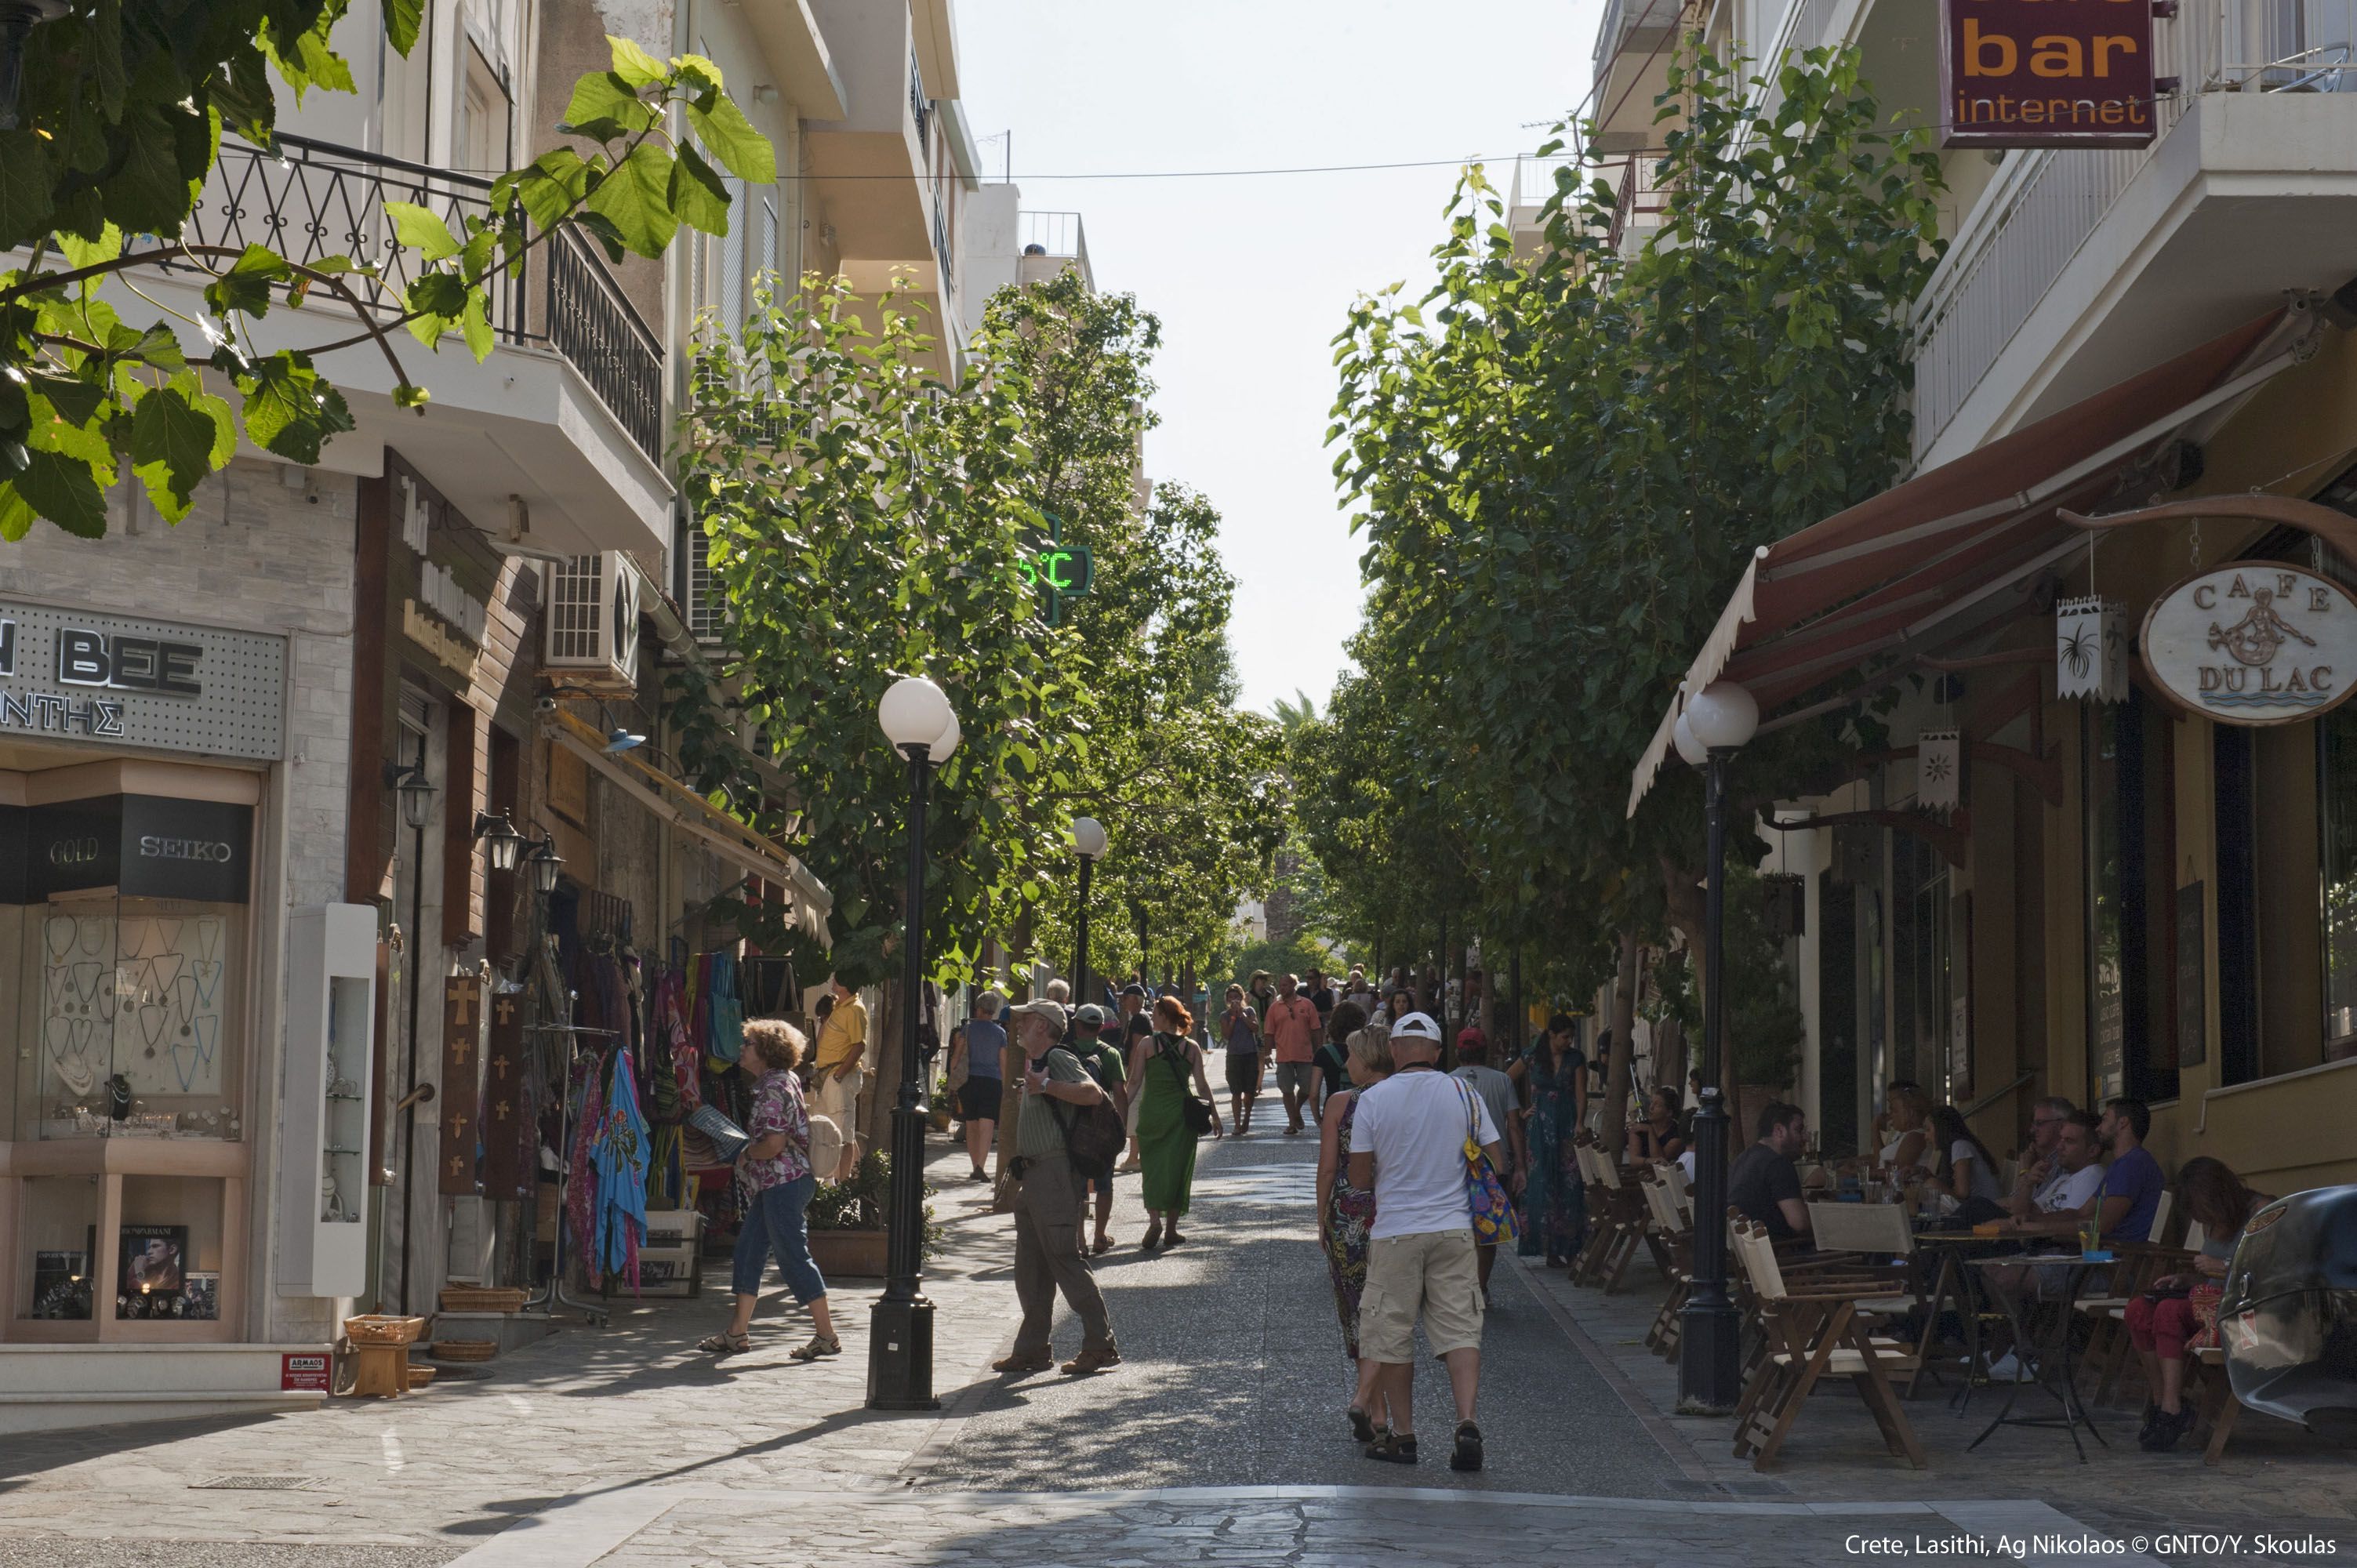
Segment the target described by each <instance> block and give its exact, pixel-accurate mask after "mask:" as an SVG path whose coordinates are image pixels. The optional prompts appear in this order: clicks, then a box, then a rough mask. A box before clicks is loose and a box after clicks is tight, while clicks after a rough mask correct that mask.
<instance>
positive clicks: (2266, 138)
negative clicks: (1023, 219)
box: [1913, 0, 2357, 466]
mask: <svg viewBox="0 0 2357 1568" xmlns="http://www.w3.org/2000/svg"><path fill="white" fill-rule="evenodd" d="M2154 32H2155V38H2154V64H2155V70H2156V74H2157V75H2158V76H2159V77H2161V78H2162V79H2163V80H2164V81H2167V80H2168V79H2170V78H2174V79H2175V83H2174V88H2173V90H2172V91H2164V92H2163V93H2162V94H2161V95H2160V97H2159V99H2158V102H2156V104H2155V105H2154V111H2155V113H2154V118H2155V120H2156V122H2157V124H2158V135H2157V136H2156V137H2155V139H2154V141H2153V142H2152V144H2151V145H2148V146H2144V147H2126V148H2105V149H2078V148H2073V149H2065V150H2055V149H2048V150H2040V151H2028V152H2015V153H2011V154H2008V155H2007V158H2006V162H2005V165H2004V166H2003V167H2002V168H2001V170H2000V171H1999V172H1998V174H1997V175H1996V177H1995V178H1994V179H1993V180H1992V181H1991V182H1990V184H1989V187H1988V188H1987V189H1986V191H1985V192H1984V193H1983V194H1982V196H1981V198H1980V199H1979V201H1978V202H1977V203H1976V204H1975V206H1974V207H1973V208H1972V209H1971V210H1970V212H1969V213H1968V214H1967V215H1966V217H1965V219H1964V222H1963V225H1962V228H1961V231H1960V232H1959V233H1958V234H1957V235H1956V236H1955V239H1954V242H1953V244H1952V245H1951V246H1950V248H1949V251H1948V253H1947V254H1946V255H1945V256H1944V257H1943V258H1942V261H1941V264H1940V267H1939V270H1938V271H1937V272H1936V273H1935V274H1933V276H1932V282H1931V284H1930V285H1929V286H1927V287H1926V288H1925V290H1924V292H1923V295H1922V296H1921V298H1920V299H1919V300H1918V302H1917V304H1916V307H1915V311H1914V318H1913V339H1914V352H1915V454H1916V457H1917V461H1918V462H1919V464H1922V465H1924V466H1930V465H1932V464H1935V463H1938V462H1944V461H1947V460H1948V459H1949V458H1951V457H1953V456H1959V455H1961V454H1962V453H1963V452H1964V451H1968V450H1970V449H1971V448H1972V447H1973V446H1977V445H1978V444H1979V443H1980V442H1981V441H1983V440H1985V439H1987V438H1989V437H1991V436H1994V435H2000V434H2003V433H2004V431H2006V430H2007V429H2010V428H2013V427H2014V426H2016V425H2018V424H2020V423H2022V422H2023V421H2024V420H2026V419H2028V418H2030V417H2034V416H2035V415H2037V414H2039V413H2044V412H2047V411H2048V410H2049V409H2050V408H2052V407H2055V406H2059V405H2060V404H2061V403H2063V402H2067V401H2069V400H2070V399H2072V398H2074V397H2078V396H2083V395H2086V394H2088V393H2089V392H2093V391H2094V390H2096V389H2098V388H2100V387H2101V386H2103V385H2105V384H2108V383H2109V382H2111V381H2115V380H2118V379H2120V378H2121V377H2123V376H2125V375H2127V374H2130V373H2133V372H2134V371H2136V370H2140V369H2143V368H2144V367H2145V366H2147V365H2149V364H2151V363H2155V362H2158V360H2162V359H2165V358H2167V357H2168V355H2169V353H2171V352H2174V351H2176V349H2179V348H2184V347H2190V345H2191V344H2192V343H2193V342H2196V341H2199V340H2200V339H2201V338H2206V337H2208V336H2211V335H2212V334H2213V333H2215V332H2217V331H2221V330H2223V329H2224V328H2227V327H2229V326H2231V325H2233V323H2234V322H2235V321H2236V320H2239V319H2244V318H2247V317H2250V316H2253V315H2255V314H2257V313H2258V312H2259V311H2261V310H2263V309H2265V308H2266V306H2267V305H2269V304H2270V303H2275V302H2279V301H2280V299H2281V298H2282V296H2283V294H2284V293H2285V291H2287V290H2295V289H2322V290H2325V291H2328V292H2329V291H2330V290H2331V289H2333V288H2337V287H2338V286H2340V285H2341V284H2342V283H2344V282H2346V281H2348V278H2349V275H2350V274H2351V273H2352V272H2357V252H2352V249H2351V248H2350V245H2349V243H2348V240H2347V236H2348V235H2349V234H2350V233H2351V232H2352V231H2357V51H2352V44H2357V0H2183V3H2182V4H2181V5H2180V7H2179V10H2178V12H2177V14H2176V15H2175V16H2173V17H2162V18H2159V19H2157V20H2156V21H2155V23H2154Z"/></svg>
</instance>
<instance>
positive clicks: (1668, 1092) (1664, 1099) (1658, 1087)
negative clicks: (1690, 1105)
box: [1629, 1084, 1686, 1165]
mask: <svg viewBox="0 0 2357 1568" xmlns="http://www.w3.org/2000/svg"><path fill="white" fill-rule="evenodd" d="M1679 1100H1680V1097H1679V1094H1678V1091H1677V1090H1674V1089H1672V1088H1671V1087H1670V1086H1669V1085H1667V1084H1655V1085H1654V1086H1653V1091H1652V1093H1651V1094H1648V1095H1647V1096H1645V1115H1644V1119H1643V1120H1642V1121H1640V1122H1631V1123H1630V1125H1629V1159H1630V1163H1631V1164H1632V1165H1675V1164H1676V1163H1677V1159H1678V1156H1679V1155H1683V1154H1684V1153H1685V1152H1686V1136H1685V1119H1684V1116H1683V1115H1681V1114H1680V1112H1682V1111H1683V1110H1684V1106H1683V1105H1682V1104H1680V1102H1679Z"/></svg>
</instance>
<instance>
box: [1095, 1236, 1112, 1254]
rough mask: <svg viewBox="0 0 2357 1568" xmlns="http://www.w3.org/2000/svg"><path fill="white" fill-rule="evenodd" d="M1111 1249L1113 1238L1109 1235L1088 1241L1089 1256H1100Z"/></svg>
mask: <svg viewBox="0 0 2357 1568" xmlns="http://www.w3.org/2000/svg"><path fill="white" fill-rule="evenodd" d="M1112 1250H1113V1238H1112V1237H1110V1236H1100V1237H1098V1238H1097V1239H1096V1240H1093V1241H1092V1242H1090V1243H1089V1256H1090V1257H1092V1258H1102V1257H1103V1256H1104V1255H1105V1254H1106V1253H1107V1252H1109V1251H1112Z"/></svg>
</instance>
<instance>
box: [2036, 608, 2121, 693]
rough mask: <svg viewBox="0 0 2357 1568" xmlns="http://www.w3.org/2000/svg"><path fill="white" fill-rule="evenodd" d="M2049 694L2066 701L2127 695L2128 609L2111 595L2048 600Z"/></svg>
mask: <svg viewBox="0 0 2357 1568" xmlns="http://www.w3.org/2000/svg"><path fill="white" fill-rule="evenodd" d="M2054 694H2055V695H2056V696H2057V697H2059V698H2061V699H2063V700H2064V701H2066V702H2067V701H2069V700H2071V699H2072V698H2079V699H2087V698H2093V699H2094V700H2095V701H2097V702H2104V703H2125V702H2126V701H2127V700H2128V611H2127V607H2126V605H2124V604H2122V603H2120V601H2119V600H2117V599H2106V598H2102V597H2089V598H2083V599H2062V600H2061V601H2059V602H2057V603H2056V605H2055V606H2054Z"/></svg>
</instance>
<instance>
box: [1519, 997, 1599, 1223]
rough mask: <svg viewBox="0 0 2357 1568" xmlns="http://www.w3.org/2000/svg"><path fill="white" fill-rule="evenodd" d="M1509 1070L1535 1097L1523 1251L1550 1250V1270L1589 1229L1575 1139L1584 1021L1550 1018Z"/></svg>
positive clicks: (1582, 1091) (1581, 1100)
mask: <svg viewBox="0 0 2357 1568" xmlns="http://www.w3.org/2000/svg"><path fill="white" fill-rule="evenodd" d="M1506 1076H1507V1077H1509V1078H1512V1079H1516V1080H1517V1081H1518V1082H1519V1084H1520V1086H1521V1088H1522V1089H1523V1091H1524V1092H1525V1093H1526V1094H1527V1095H1528V1096H1529V1099H1530V1112H1529V1120H1528V1122H1527V1123H1526V1129H1525V1136H1524V1139H1523V1154H1524V1156H1525V1157H1524V1164H1523V1216H1524V1218H1525V1219H1526V1221H1527V1223H1525V1224H1524V1225H1523V1238H1522V1241H1521V1244H1520V1246H1519V1247H1518V1248H1517V1249H1516V1250H1517V1251H1518V1252H1519V1253H1520V1254H1521V1255H1522V1256H1523V1257H1525V1258H1534V1257H1537V1256H1539V1255H1540V1254H1541V1253H1542V1252H1544V1254H1545V1257H1546V1266H1547V1267H1548V1268H1551V1269H1555V1268H1561V1267H1563V1266H1564V1265H1565V1264H1566V1263H1568V1262H1570V1261H1571V1260H1572V1259H1574V1258H1576V1257H1577V1256H1578V1255H1579V1249H1580V1245H1581V1243H1582V1242H1583V1241H1584V1240H1586V1238H1587V1183H1586V1182H1584V1181H1582V1180H1581V1179H1580V1176H1579V1155H1578V1154H1577V1151H1576V1147H1575V1144H1574V1143H1573V1139H1574V1138H1575V1136H1576V1135H1577V1133H1578V1132H1579V1129H1580V1127H1581V1126H1582V1125H1583V1124H1584V1123H1585V1122H1586V1121H1587V1058H1586V1057H1585V1056H1583V1055H1581V1054H1580V1049H1579V1026H1578V1025H1577V1023H1575V1022H1574V1021H1573V1020H1572V1018H1571V1017H1570V1015H1567V1014H1563V1013H1557V1014H1556V1015H1555V1016H1553V1017H1552V1018H1549V1019H1548V1020H1547V1026H1546V1033H1545V1034H1544V1035H1541V1036H1539V1037H1538V1038H1537V1039H1535V1040H1534V1041H1532V1042H1531V1048H1530V1049H1529V1050H1528V1051H1525V1052H1524V1053H1523V1058H1522V1059H1521V1060H1520V1061H1518V1062H1516V1063H1515V1064H1514V1065H1513V1066H1512V1068H1510V1069H1507V1074H1506Z"/></svg>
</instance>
